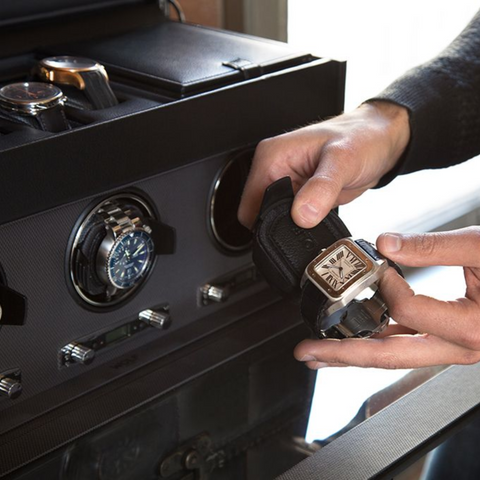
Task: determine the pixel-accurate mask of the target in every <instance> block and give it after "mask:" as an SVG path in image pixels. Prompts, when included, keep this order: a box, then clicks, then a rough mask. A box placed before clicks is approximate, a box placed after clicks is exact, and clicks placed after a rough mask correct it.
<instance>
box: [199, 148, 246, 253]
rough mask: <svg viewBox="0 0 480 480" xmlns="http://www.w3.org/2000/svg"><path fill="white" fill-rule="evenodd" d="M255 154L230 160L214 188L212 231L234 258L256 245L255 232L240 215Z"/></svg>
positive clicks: (218, 244)
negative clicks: (240, 219)
mask: <svg viewBox="0 0 480 480" xmlns="http://www.w3.org/2000/svg"><path fill="white" fill-rule="evenodd" d="M253 153H254V150H253V149H252V148H249V149H246V150H243V151H241V152H239V153H237V154H236V155H234V156H233V157H230V158H228V159H227V161H226V163H225V165H224V166H223V167H222V168H221V170H220V171H219V172H218V174H217V176H216V178H215V181H214V183H213V186H212V192H211V195H210V202H209V206H208V215H207V218H208V223H209V230H210V232H211V235H212V238H213V240H214V242H215V244H216V245H217V247H218V248H220V250H222V251H223V252H225V253H228V254H230V255H235V254H242V253H245V252H246V251H248V250H249V249H250V247H251V244H252V235H251V232H250V230H248V229H247V228H245V227H244V226H243V225H242V224H241V223H240V222H239V221H238V218H237V211H238V207H239V205H240V200H241V198H242V193H243V188H244V186H245V182H246V181H247V177H248V173H249V171H250V167H251V165H252V159H253Z"/></svg>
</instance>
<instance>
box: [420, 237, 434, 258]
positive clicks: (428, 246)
mask: <svg viewBox="0 0 480 480" xmlns="http://www.w3.org/2000/svg"><path fill="white" fill-rule="evenodd" d="M415 248H416V250H417V251H418V252H419V253H421V254H422V255H425V256H429V255H431V254H432V253H433V252H434V251H435V248H436V237H435V236H434V235H428V234H424V235H419V236H418V237H417V241H416V245H415Z"/></svg>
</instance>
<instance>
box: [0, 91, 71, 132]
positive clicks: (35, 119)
mask: <svg viewBox="0 0 480 480" xmlns="http://www.w3.org/2000/svg"><path fill="white" fill-rule="evenodd" d="M65 100H66V98H65V96H64V94H63V92H62V90H60V88H58V87H57V86H55V85H50V84H47V83H42V82H20V83H11V84H9V85H5V86H4V87H2V88H0V108H1V109H2V110H3V111H4V112H5V113H6V114H7V116H8V117H9V118H11V119H12V120H16V121H17V122H20V123H25V124H27V125H29V126H31V127H34V128H37V129H39V130H44V131H47V132H61V131H63V130H69V129H70V125H69V123H68V121H67V118H66V117H65V112H64V110H63V106H64V103H65Z"/></svg>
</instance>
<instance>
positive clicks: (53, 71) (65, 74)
mask: <svg viewBox="0 0 480 480" xmlns="http://www.w3.org/2000/svg"><path fill="white" fill-rule="evenodd" d="M59 58H71V59H78V60H82V61H83V62H85V63H87V62H90V63H91V66H85V67H76V66H73V65H71V66H60V65H55V63H54V62H55V61H56V60H54V59H59ZM87 72H99V73H100V74H101V75H102V76H103V77H104V78H105V81H108V74H107V71H106V69H105V67H104V66H103V65H102V64H101V63H98V62H97V61H96V60H92V59H90V58H86V57H76V56H72V55H57V56H54V57H46V58H43V59H42V60H40V61H39V62H38V64H37V67H36V69H35V73H36V74H37V75H38V76H39V77H40V78H42V79H43V80H45V81H48V82H51V83H58V84H60V85H72V86H74V87H76V88H78V89H79V90H85V88H86V84H85V79H84V78H83V76H82V73H87Z"/></svg>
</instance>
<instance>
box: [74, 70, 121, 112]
mask: <svg viewBox="0 0 480 480" xmlns="http://www.w3.org/2000/svg"><path fill="white" fill-rule="evenodd" d="M81 75H82V78H83V80H84V82H85V90H84V92H85V96H86V97H87V98H88V100H89V101H90V103H91V104H92V106H93V108H94V109H95V110H101V109H103V108H108V107H113V106H115V105H117V104H118V100H117V97H116V96H115V94H114V93H113V90H112V88H111V87H110V84H109V83H108V80H107V79H106V78H105V76H104V75H103V74H102V73H101V72H98V71H90V72H82V74H81Z"/></svg>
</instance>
